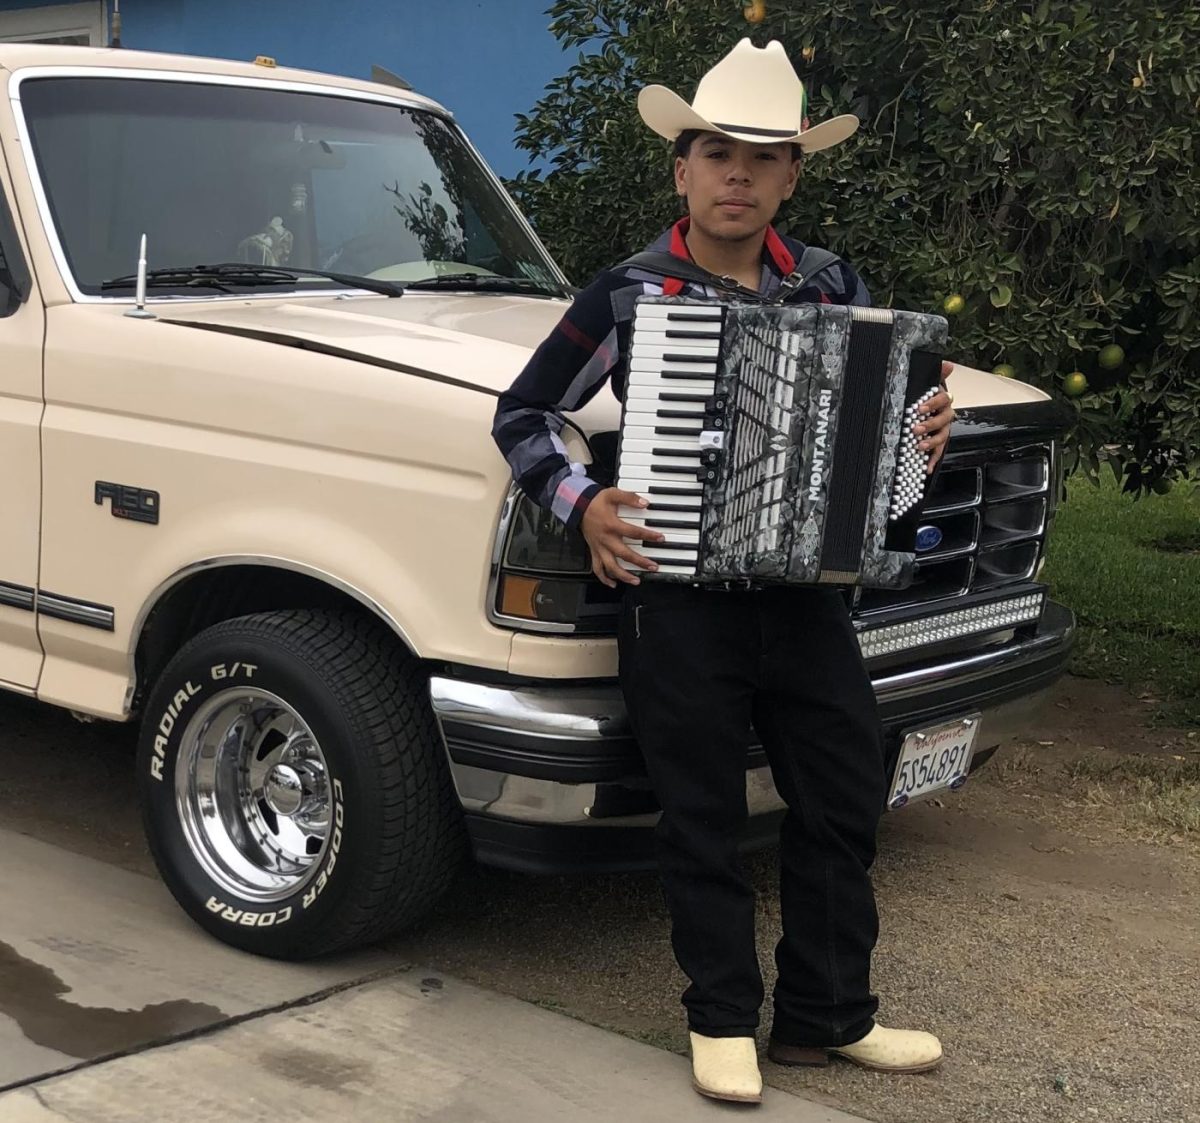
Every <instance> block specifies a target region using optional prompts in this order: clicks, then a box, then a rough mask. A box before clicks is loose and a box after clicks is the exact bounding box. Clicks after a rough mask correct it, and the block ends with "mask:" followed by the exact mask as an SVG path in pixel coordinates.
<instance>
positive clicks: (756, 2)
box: [742, 0, 767, 23]
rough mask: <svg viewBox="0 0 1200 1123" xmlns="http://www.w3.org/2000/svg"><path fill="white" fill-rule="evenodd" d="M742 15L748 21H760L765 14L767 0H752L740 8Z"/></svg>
mask: <svg viewBox="0 0 1200 1123" xmlns="http://www.w3.org/2000/svg"><path fill="white" fill-rule="evenodd" d="M742 15H744V16H745V17H746V20H747V22H749V23H762V21H763V20H764V19H766V16H767V0H753V3H750V4H747V5H746V6H745V7H744V8H743V9H742Z"/></svg>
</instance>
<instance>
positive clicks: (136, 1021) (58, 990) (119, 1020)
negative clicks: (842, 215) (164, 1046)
mask: <svg viewBox="0 0 1200 1123" xmlns="http://www.w3.org/2000/svg"><path fill="white" fill-rule="evenodd" d="M70 990H71V988H70V987H69V986H67V984H66V983H64V982H63V981H62V979H60V978H59V977H58V975H56V974H55V973H54V972H53V971H52V970H51V969H50V968H49V967H46V966H45V965H44V964H41V963H35V962H34V961H33V960H31V959H26V958H25V957H24V956H23V955H20V954H19V953H18V952H17V951H16V949H14V948H12V947H11V946H9V945H8V944H6V943H3V942H0V1014H7V1015H8V1016H9V1017H10V1018H12V1019H13V1020H14V1021H15V1022H16V1023H17V1025H19V1026H20V1027H21V1032H22V1033H24V1034H25V1036H26V1037H27V1038H28V1039H29V1040H30V1041H32V1042H33V1043H34V1044H35V1045H41V1046H43V1047H45V1048H47V1049H57V1050H58V1051H59V1052H60V1053H66V1054H67V1055H68V1056H72V1057H79V1058H81V1059H87V1058H90V1057H99V1056H104V1055H105V1054H108V1053H119V1052H124V1051H126V1050H128V1049H132V1048H134V1047H135V1046H140V1045H148V1044H150V1043H151V1042H154V1041H161V1040H162V1039H163V1038H167V1037H174V1036H177V1035H178V1034H180V1033H187V1032H188V1031H190V1030H194V1029H200V1028H201V1027H203V1026H209V1025H212V1024H213V1023H214V1022H220V1021H224V1020H225V1017H226V1015H225V1013H224V1012H223V1011H222V1010H220V1009H218V1008H217V1007H216V1006H209V1005H208V1004H207V1003H204V1002H189V1001H187V1000H186V999H177V1000H175V1001H173V1002H156V1003H154V1004H153V1005H151V1006H143V1007H142V1008H141V1009H140V1010H111V1009H108V1008H106V1007H103V1006H79V1005H76V1004H75V1003H74V1002H70V1001H68V1000H67V999H66V998H64V997H63V996H64V995H65V994H68V993H70Z"/></svg>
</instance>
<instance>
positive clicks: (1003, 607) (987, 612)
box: [858, 592, 1046, 659]
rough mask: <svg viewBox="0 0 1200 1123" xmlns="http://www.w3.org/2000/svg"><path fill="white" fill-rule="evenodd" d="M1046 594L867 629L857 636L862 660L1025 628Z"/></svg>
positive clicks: (990, 603)
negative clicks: (998, 631) (981, 634)
mask: <svg viewBox="0 0 1200 1123" xmlns="http://www.w3.org/2000/svg"><path fill="white" fill-rule="evenodd" d="M1045 600H1046V594H1045V593H1042V592H1038V593H1025V594H1023V595H1021V596H1018V597H1009V598H1008V599H1006V600H997V601H990V602H989V603H987V604H976V605H972V606H971V607H970V608H957V609H954V610H953V611H952V612H941V613H938V615H936V616H926V617H923V618H921V619H917V620H908V621H906V622H905V623H903V624H887V625H885V626H883V627H880V628H868V629H865V630H864V631H862V632H859V634H858V644H859V647H861V648H862V653H863V657H864V658H866V659H873V658H874V657H876V656H877V655H892V654H894V653H895V652H897V651H908V650H909V649H911V648H914V647H924V646H925V645H927V644H931V643H942V642H943V641H945V640H950V639H958V638H959V637H960V636H971V635H978V634H979V633H981V632H992V631H995V630H997V629H998V628H1010V627H1012V626H1013V625H1015V624H1028V623H1031V622H1032V621H1034V620H1036V619H1037V618H1038V617H1039V616H1041V614H1042V605H1043V604H1044V603H1045Z"/></svg>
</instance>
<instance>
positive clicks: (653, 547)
mask: <svg viewBox="0 0 1200 1123" xmlns="http://www.w3.org/2000/svg"><path fill="white" fill-rule="evenodd" d="M658 550H686V551H688V552H689V553H693V554H696V553H699V552H700V549H699V547H698V546H697V545H696V543H695V542H653V543H651V542H647V543H646V545H645V549H643V550H642V551H641V552H642V553H643V554H645V555H646V557H648V558H652V557H654V553H653V552H652V551H654V552H657V551H658Z"/></svg>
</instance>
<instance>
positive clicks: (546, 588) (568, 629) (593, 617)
mask: <svg viewBox="0 0 1200 1123" xmlns="http://www.w3.org/2000/svg"><path fill="white" fill-rule="evenodd" d="M619 597H620V594H619V592H618V591H617V590H615V589H609V588H607V587H606V586H604V585H602V584H601V583H600V582H599V581H597V580H596V579H595V577H594V576H593V575H592V559H591V555H590V553H589V552H588V548H587V543H586V542H585V541H584V539H583V535H582V534H580V533H579V532H578V531H577V530H568V529H567V528H566V527H565V526H564V525H563V524H562V523H561V522H560V521H559V520H558V519H557V518H555V517H554V515H552V514H551V513H550V512H549V511H547V510H545V509H543V508H542V507H539V506H538V505H537V504H536V503H534V502H533V500H531V499H530V498H529V497H528V496H527V495H525V494H524V493H523V492H521V491H519V490H517V489H516V488H514V489H513V490H512V491H511V492H510V493H509V496H508V499H507V500H506V501H505V504H504V510H503V512H502V514H501V517H500V526H499V529H498V531H497V534H496V549H495V552H494V555H493V565H492V582H491V589H490V591H489V601H490V604H489V615H490V617H491V619H492V622H493V623H497V624H502V625H504V626H506V627H510V628H520V629H522V630H528V631H540V632H559V633H574V634H587V635H596V634H606V633H607V634H611V633H613V632H615V630H616V614H617V603H618V601H619Z"/></svg>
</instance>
